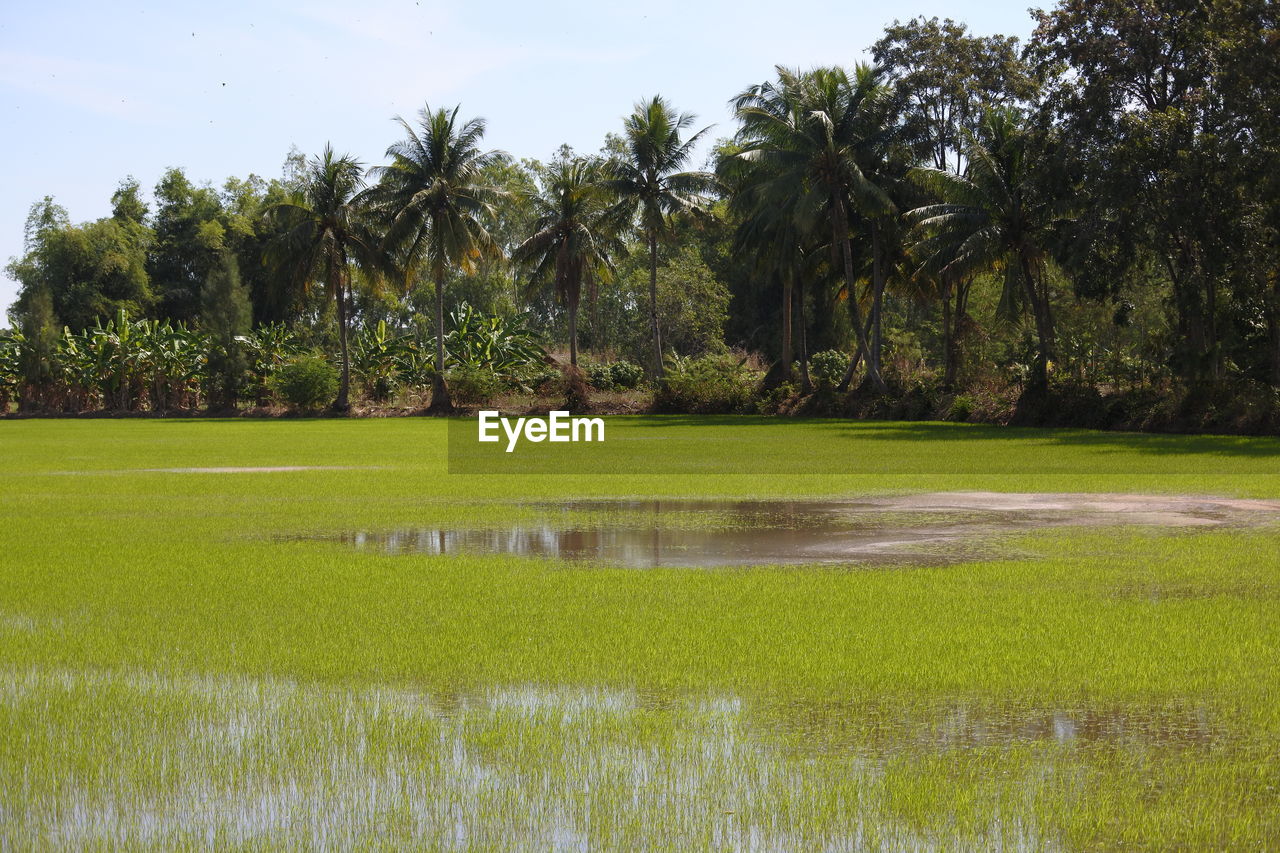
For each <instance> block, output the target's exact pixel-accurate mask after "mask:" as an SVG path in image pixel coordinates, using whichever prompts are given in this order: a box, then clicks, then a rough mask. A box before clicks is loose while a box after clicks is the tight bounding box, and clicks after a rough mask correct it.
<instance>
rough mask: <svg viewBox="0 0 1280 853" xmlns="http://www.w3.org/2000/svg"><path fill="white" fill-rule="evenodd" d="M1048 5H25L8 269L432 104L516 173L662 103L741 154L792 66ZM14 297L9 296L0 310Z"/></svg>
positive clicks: (380, 139)
mask: <svg viewBox="0 0 1280 853" xmlns="http://www.w3.org/2000/svg"><path fill="white" fill-rule="evenodd" d="M1033 3H1034V0H982V1H981V2H979V1H978V0H953V2H938V1H937V0H909V1H908V2H904V3H897V4H894V3H876V4H871V3H858V2H846V3H824V2H816V1H815V0H792V2H782V3H778V2H771V3H763V2H754V0H748V2H735V3H731V2H723V0H715V2H697V0H695V2H674V0H649V2H645V3H636V4H627V5H621V4H611V3H604V2H594V3H587V2H563V0H558V2H543V3H538V2H507V1H506V0H502V2H493V3H489V4H471V5H463V4H459V3H438V2H435V0H418V2H415V0H373V2H366V3H360V2H347V3H339V2H329V0H318V2H307V3H291V2H277V1H276V0H262V2H256V3H254V2H225V3H202V4H199V5H198V6H196V5H195V4H192V6H191V7H189V8H188V7H187V6H186V5H185V4H183V3H171V4H155V5H153V4H149V3H131V2H127V0H126V2H113V3H101V2H92V3H89V2H85V3H57V2H51V3H46V4H43V5H40V6H37V5H36V4H35V3H23V2H21V0H19V2H17V3H14V4H11V5H9V6H8V8H6V10H5V12H4V13H3V15H2V16H0V115H3V116H4V122H3V126H4V130H3V131H2V132H0V133H2V135H0V139H2V140H3V142H2V143H0V144H3V151H4V157H3V158H2V159H0V164H2V165H0V169H3V174H2V175H0V186H3V188H4V189H3V194H2V195H0V199H2V201H0V262H7V261H8V259H9V258H10V257H13V256H16V255H19V254H20V253H21V252H22V228H23V223H24V221H25V219H26V214H27V210H28V209H29V207H30V206H31V204H32V202H35V201H37V200H38V199H40V198H42V197H43V196H45V195H52V196H54V198H55V199H56V200H57V201H58V203H60V204H61V205H63V206H64V207H66V208H67V210H68V211H69V213H70V215H71V218H72V220H73V221H76V222H80V221H84V220H88V219H95V218H98V217H100V216H105V215H107V213H108V212H109V208H110V196H111V193H112V191H113V190H114V189H115V186H116V184H117V183H118V182H119V181H120V179H122V178H123V177H125V176H126V175H130V174H131V175H133V176H135V177H136V178H138V180H140V181H141V182H142V185H143V187H144V188H148V189H149V188H150V187H151V186H153V185H154V184H155V182H156V180H157V178H158V177H159V176H160V174H161V173H162V172H163V171H164V169H165V168H167V167H168V166H182V167H183V168H184V169H185V170H186V172H187V174H188V176H190V177H191V178H192V179H194V180H197V181H206V180H208V181H213V182H214V183H215V184H220V183H221V182H222V181H223V179H225V178H226V177H227V176H229V175H238V176H242V177H243V176H246V175H248V174H249V173H251V172H253V173H257V174H259V175H262V176H264V177H271V176H276V175H278V174H279V173H280V167H281V165H282V163H283V161H284V157H285V154H286V153H287V152H288V151H289V147H290V146H291V145H295V144H296V145H297V146H298V147H299V148H300V149H302V150H303V151H304V152H306V153H308V154H311V153H314V152H316V151H318V150H319V149H320V148H321V147H322V146H323V145H324V143H325V142H326V141H332V142H333V144H334V147H335V148H337V149H338V150H339V151H346V152H350V153H352V154H355V155H357V156H358V157H360V158H361V159H363V160H364V161H365V162H366V163H370V164H373V163H378V162H381V160H382V154H383V152H384V151H385V150H386V147H387V145H388V144H390V143H391V142H393V141H394V140H395V139H396V137H397V135H398V134H397V129H396V127H394V126H393V125H392V123H391V121H390V119H391V117H392V116H394V115H396V114H402V115H404V116H406V117H410V116H412V115H413V114H414V113H416V111H417V110H418V109H419V108H420V107H421V106H422V105H423V103H424V102H430V103H431V104H433V105H453V104H455V103H459V102H460V103H461V104H462V108H463V112H464V113H465V114H466V115H468V116H473V115H480V116H484V117H485V118H486V119H487V120H488V123H489V132H488V135H487V136H486V141H487V143H488V144H489V145H490V146H492V147H494V148H502V149H505V150H507V151H509V152H511V153H512V154H514V155H516V156H518V157H538V158H545V157H547V156H548V155H549V154H550V153H551V152H552V151H553V150H554V149H555V148H556V147H557V146H558V145H560V144H561V143H564V142H567V143H569V144H570V145H572V146H574V147H575V148H577V149H579V150H592V151H593V150H595V149H597V148H598V147H599V145H600V143H601V142H602V140H603V138H604V134H605V133H606V132H608V131H611V130H616V129H618V128H619V126H620V124H621V121H622V117H623V115H624V114H626V113H627V112H629V111H630V107H631V105H632V104H633V103H634V102H635V101H636V100H638V99H639V98H641V97H645V96H647V95H651V94H653V93H661V94H663V95H664V96H666V97H667V98H668V99H670V100H671V101H672V102H674V103H675V104H676V105H677V106H678V107H679V108H681V109H683V110H688V111H692V112H695V113H697V114H698V115H699V117H700V119H701V121H700V123H699V126H701V125H702V124H716V125H717V127H716V128H715V129H714V130H713V131H712V135H713V136H720V135H727V134H729V133H731V132H732V129H733V126H732V123H731V121H730V118H729V115H728V111H727V109H726V107H725V104H726V102H727V101H728V99H729V98H730V97H732V96H733V95H734V94H736V93H737V92H738V91H740V90H741V89H743V88H744V87H746V86H748V85H750V84H751V83H754V82H758V81H760V80H763V79H766V78H768V77H769V76H770V75H771V73H772V68H773V66H774V65H775V64H779V63H780V64H784V65H791V66H802V67H804V66H811V65H817V64H835V63H839V64H846V65H848V64H852V63H853V62H855V61H858V60H859V59H864V58H865V55H864V53H863V51H864V50H865V49H866V48H867V47H868V46H869V45H870V44H871V42H873V41H874V40H875V39H876V38H877V37H878V35H879V33H880V32H881V30H882V29H883V28H884V26H885V25H886V24H888V23H890V22H891V21H893V20H894V19H895V18H900V19H903V20H906V19H908V18H911V17H914V16H916V15H937V16H939V17H948V16H949V17H952V18H955V19H957V20H961V21H965V22H967V23H968V24H969V26H970V28H971V29H972V30H973V31H974V32H975V33H980V34H989V33H995V32H1002V33H1005V34H1008V35H1016V36H1019V37H1020V38H1023V39H1025V38H1026V36H1027V35H1028V34H1029V32H1030V30H1031V24H1030V17H1029V15H1028V14H1027V11H1026V9H1027V6H1028V5H1033ZM1041 5H1051V3H1049V2H1045V3H1043V4H1041ZM16 290H17V286H16V284H15V283H14V282H12V281H9V280H8V279H3V278H0V311H3V309H5V308H7V307H8V305H9V304H10V302H11V301H12V299H13V297H14V296H15V294H16ZM2 322H3V321H2V319H0V323H2Z"/></svg>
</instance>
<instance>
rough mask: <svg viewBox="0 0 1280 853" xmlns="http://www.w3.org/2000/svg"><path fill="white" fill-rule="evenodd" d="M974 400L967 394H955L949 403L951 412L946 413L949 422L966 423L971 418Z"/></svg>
mask: <svg viewBox="0 0 1280 853" xmlns="http://www.w3.org/2000/svg"><path fill="white" fill-rule="evenodd" d="M974 408H975V406H974V400H973V398H972V397H970V396H969V395H968V394H957V395H956V398H955V399H954V400H952V401H951V410H950V411H949V412H948V413H947V420H949V421H967V420H969V418H970V417H972V416H973V410H974Z"/></svg>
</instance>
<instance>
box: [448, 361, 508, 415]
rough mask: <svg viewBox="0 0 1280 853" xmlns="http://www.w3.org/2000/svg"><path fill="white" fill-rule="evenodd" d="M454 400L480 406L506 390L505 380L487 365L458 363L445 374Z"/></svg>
mask: <svg viewBox="0 0 1280 853" xmlns="http://www.w3.org/2000/svg"><path fill="white" fill-rule="evenodd" d="M447 379H448V382H449V393H450V395H451V396H452V397H453V399H454V402H457V403H462V404H463V405H467V406H481V405H484V404H485V403H488V402H489V401H490V400H492V399H493V398H494V397H496V396H498V395H499V394H501V393H502V392H503V391H505V390H506V382H504V381H503V379H502V377H500V376H498V374H496V373H494V372H493V371H492V370H491V369H489V368H488V367H482V366H480V365H475V364H460V365H458V366H457V367H454V368H453V369H452V370H450V371H449V373H448V374H447Z"/></svg>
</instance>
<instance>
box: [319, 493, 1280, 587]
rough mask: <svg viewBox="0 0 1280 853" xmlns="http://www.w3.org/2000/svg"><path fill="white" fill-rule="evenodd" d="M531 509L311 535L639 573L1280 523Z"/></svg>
mask: <svg viewBox="0 0 1280 853" xmlns="http://www.w3.org/2000/svg"><path fill="white" fill-rule="evenodd" d="M522 509H524V510H529V509H532V510H533V518H531V519H525V520H522V521H520V522H518V523H513V524H510V525H507V526H504V527H475V528H467V527H408V528H401V529H396V530H360V531H345V532H342V533H337V534H331V535H324V536H320V537H307V538H320V539H325V540H330V541H338V542H341V543H343V544H345V545H349V546H351V547H353V548H356V549H358V550H362V551H376V552H381V553H384V554H431V555H454V554H512V555H518V556H528V557H543V558H551V559H559V560H570V561H590V562H597V563H604V564H608V565H615V566H623V567H631V568H660V567H690V568H695V567H723V566H751V565H808V564H821V563H832V564H839V563H855V564H894V563H904V562H905V563H926V562H927V563H929V564H939V563H946V562H954V561H958V560H971V559H977V558H980V557H981V556H983V555H984V554H987V555H990V554H993V553H994V551H993V549H992V548H991V541H992V539H993V538H995V537H996V536H998V535H1000V534H1006V533H1015V532H1018V531H1025V530H1033V529H1040V528H1045V527H1062V526H1081V525H1084V526H1104V525H1117V524H1126V525H1146V526H1155V527H1175V528H1188V527H1207V526H1215V525H1223V524H1233V525H1256V524H1261V523H1266V522H1269V521H1275V520H1280V501H1266V500H1247V499H1233V498H1213V497H1191V496H1153V495H1109V494H1016V493H1015V494H1011V493H995V492H943V493H932V494H918V495H903V496H893V497H877V498H860V499H849V500H812V501H806V500H790V501H780V500H737V501H726V500H618V501H601V500H596V501H568V502H564V503H558V504H533V505H524V506H522ZM526 514H527V513H526Z"/></svg>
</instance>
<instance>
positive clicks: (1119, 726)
mask: <svg viewBox="0 0 1280 853" xmlns="http://www.w3.org/2000/svg"><path fill="white" fill-rule="evenodd" d="M90 697H94V701H95V702H98V703H100V704H102V703H105V705H104V707H103V708H102V710H103V711H106V712H110V713H112V714H118V715H120V716H119V718H120V719H121V720H122V721H128V724H127V725H125V726H124V727H123V728H121V729H119V730H118V731H116V732H115V733H114V735H113V737H112V738H111V739H109V740H108V741H106V742H104V743H89V742H71V743H66V744H65V745H64V746H63V747H60V748H58V749H55V750H54V751H53V755H54V757H53V760H52V766H42V767H38V768H34V769H33V770H32V772H31V773H30V774H29V776H28V778H27V779H25V780H16V779H8V780H3V779H0V793H5V792H6V789H11V790H9V791H8V793H9V794H16V793H18V789H19V788H20V787H23V786H30V785H35V786H37V788H45V785H44V784H43V783H45V782H46V780H45V779H44V778H43V774H46V773H52V774H56V776H57V777H58V778H61V779H62V781H63V782H64V784H62V785H58V786H53V787H50V788H48V790H50V791H56V794H55V795H54V796H52V797H49V798H47V799H41V800H39V801H36V802H32V803H31V804H30V807H29V808H27V809H26V810H24V811H23V812H22V813H21V814H15V815H10V818H11V823H10V824H9V826H8V829H7V830H6V831H0V840H3V839H4V838H6V836H7V837H8V838H9V840H11V841H16V842H19V846H22V845H21V842H22V841H23V840H24V839H25V840H31V839H35V838H42V839H45V840H48V841H51V842H53V843H55V844H57V845H58V846H68V847H85V846H87V847H96V846H108V847H114V846H120V847H135V846H159V847H164V846H173V845H177V846H215V847H217V846H233V847H237V846H250V847H259V846H268V847H269V846H275V845H284V846H289V847H299V846H301V847H319V848H330V847H334V848H350V847H360V846H364V844H366V843H367V842H368V841H369V840H370V839H374V838H385V837H386V834H387V833H391V834H393V835H394V837H397V838H400V839H403V840H406V841H409V840H412V842H413V844H414V845H422V846H427V847H433V848H446V849H453V848H458V849H464V848H465V849H470V848H473V847H477V846H478V847H483V848H486V849H490V848H492V849H521V848H523V849H528V848H530V847H536V848H538V849H556V850H586V849H598V848H600V847H602V846H603V847H607V848H611V849H618V848H621V847H629V846H633V845H640V846H645V847H655V846H656V847H664V848H665V847H668V846H670V847H672V848H673V849H674V848H678V847H684V846H685V845H687V844H695V846H700V845H698V844H697V842H696V840H698V839H701V841H702V842H705V843H706V845H707V846H710V847H715V848H728V849H758V850H774V849H832V850H861V849H867V848H868V847H870V848H874V849H887V850H919V849H929V848H934V847H940V848H953V847H954V846H955V845H956V844H961V846H973V847H974V848H975V849H976V848H977V847H981V846H988V845H996V846H999V847H1001V848H1006V849H1028V850H1030V849H1042V848H1043V847H1044V846H1046V845H1048V846H1050V847H1059V846H1061V844H1060V842H1059V841H1058V840H1057V839H1055V838H1054V835H1055V834H1056V833H1055V831H1054V828H1053V827H1052V826H1050V825H1048V823H1047V822H1046V824H1045V825H1040V824H1038V823H1037V821H1036V820H1035V818H1034V817H1033V816H1032V815H1031V814H1028V815H1027V816H1026V817H1025V818H1023V819H1021V820H1020V821H1019V822H1017V823H1016V824H1009V823H1005V822H1002V821H1000V820H999V819H998V818H996V819H994V820H992V821H991V822H989V823H987V822H981V821H980V822H979V823H978V824H976V825H974V826H972V827H962V826H952V827H951V828H950V829H947V830H945V831H944V832H943V833H942V834H941V835H938V834H936V830H933V829H930V828H928V827H924V826H918V825H913V823H912V822H911V821H909V820H904V819H903V816H902V815H903V812H904V811H906V812H909V809H905V810H904V808H903V804H902V803H899V802H896V800H895V798H897V797H901V796H903V790H904V789H910V788H911V786H918V785H922V784H923V786H924V787H923V788H922V790H921V791H920V792H918V793H917V792H912V793H911V796H921V797H928V796H933V795H935V794H936V793H937V792H936V791H935V790H934V787H935V786H937V785H938V784H940V783H939V782H937V781H929V780H925V781H924V782H921V780H920V779H919V778H918V777H919V775H920V773H921V772H927V770H928V766H929V765H928V762H929V761H930V760H933V759H935V758H938V757H942V758H944V759H946V760H947V761H948V762H950V767H951V769H952V770H954V771H957V772H984V773H985V772H993V774H994V769H995V768H997V767H1002V768H1004V771H1003V772H1004V774H1005V776H1006V778H1005V779H1004V781H1003V782H1002V783H1001V784H1002V785H1004V786H1005V787H1007V791H1004V790H1002V791H998V792H996V793H995V794H994V795H993V796H995V797H996V799H997V800H1000V799H1001V798H1004V797H1008V798H1009V801H1010V802H1017V801H1019V800H1028V799H1030V798H1034V797H1036V796H1046V795H1048V796H1059V795H1060V794H1061V792H1060V791H1058V786H1059V783H1062V784H1064V785H1065V786H1066V788H1067V789H1071V788H1072V787H1073V786H1074V785H1075V784H1076V783H1075V782H1073V781H1072V778H1073V777H1074V776H1075V775H1078V774H1079V773H1080V772H1082V771H1083V769H1084V768H1086V767H1087V766H1088V764H1089V762H1090V761H1091V760H1092V758H1091V756H1092V755H1093V754H1094V753H1096V752H1097V751H1098V750H1108V749H1114V748H1117V747H1121V748H1133V749H1136V750H1139V751H1140V752H1141V754H1143V755H1144V756H1147V758H1146V760H1148V761H1158V760H1162V759H1160V758H1159V756H1160V755H1162V754H1166V753H1167V754H1168V755H1171V756H1174V757H1175V759H1176V758H1177V757H1186V756H1187V755H1188V754H1194V753H1196V752H1197V751H1200V752H1203V751H1205V750H1209V749H1212V748H1215V747H1217V746H1220V744H1219V743H1218V737H1219V735H1218V732H1217V731H1216V730H1215V728H1214V721H1213V720H1212V719H1211V718H1210V717H1209V716H1208V715H1207V714H1206V713H1205V712H1203V711H1202V710H1199V709H1197V708H1194V707H1147V708H1123V707H1116V708H1110V709H1105V710H1103V709H1086V708H1075V709H1046V708H1035V707H1015V706H1009V707H1004V708H995V707H991V706H982V705H966V704H955V703H952V704H946V705H940V706H936V707H933V706H927V705H926V706H909V705H894V704H891V703H881V704H878V705H875V706H871V707H868V706H862V705H857V704H845V703H834V702H832V703H822V702H808V701H807V702H792V703H784V704H777V703H771V702H768V701H752V700H747V699H743V698H741V697H736V696H733V695H728V694H697V693H688V692H684V693H681V692H661V691H641V690H636V689H625V688H609V687H598V688H548V687H537V686H523V687H522V686H510V687H497V686H495V687H492V688H488V689H483V690H460V691H457V692H452V691H444V692H440V691H419V690H413V689H393V688H390V687H374V686H370V687H365V688H338V687H332V686H324V685H317V684H306V683H299V682H294V681H289V680H275V679H249V678H234V677H190V676H177V677H174V676H166V675H163V674H160V673H143V672H134V673H110V672H87V671H73V670H61V671H54V672H48V671H46V672H34V671H33V672H26V673H17V672H8V673H0V711H3V712H4V713H5V714H6V715H8V716H10V717H11V718H13V719H14V720H20V721H22V722H23V723H24V725H27V726H28V728H29V730H30V731H31V732H32V736H33V737H35V738H37V739H38V740H43V739H44V738H46V737H48V738H50V739H54V738H57V737H58V730H57V728H56V727H55V726H50V725H49V722H48V715H50V714H52V715H54V716H55V717H56V716H59V715H62V714H74V713H77V712H79V710H80V709H81V708H82V707H83V706H84V703H85V702H86V701H88V700H89V699H90ZM161 745H163V746H161ZM1011 750H1012V751H1011ZM82 751H87V752H88V754H90V755H93V756H94V757H95V759H97V761H99V762H101V766H104V767H105V768H107V770H106V771H105V772H98V773H96V774H95V773H88V772H86V770H87V765H84V764H82V763H81V759H80V758H77V757H76V756H77V755H79V754H80V753H81V752H82ZM64 761H65V762H66V764H65V766H64V764H63V762H64ZM917 763H919V766H917ZM942 784H945V783H942ZM962 841H963V842H964V843H962Z"/></svg>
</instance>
